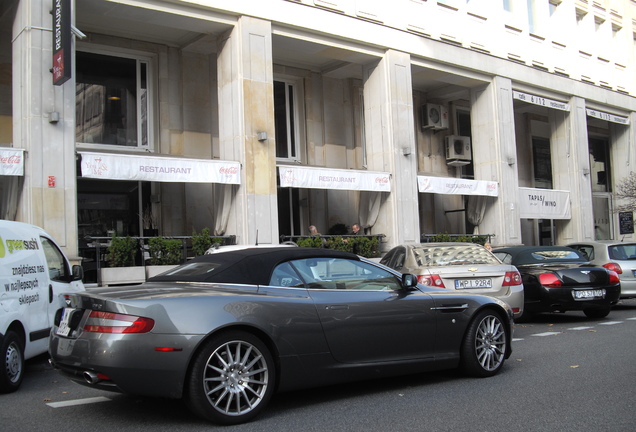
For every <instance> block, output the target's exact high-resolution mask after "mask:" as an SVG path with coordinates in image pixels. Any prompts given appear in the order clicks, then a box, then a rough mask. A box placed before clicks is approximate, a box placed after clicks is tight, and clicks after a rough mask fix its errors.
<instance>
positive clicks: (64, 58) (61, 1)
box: [51, 0, 72, 85]
mask: <svg viewBox="0 0 636 432" xmlns="http://www.w3.org/2000/svg"><path fill="white" fill-rule="evenodd" d="M51 13H52V14H53V85H62V84H64V83H65V82H66V81H68V79H69V78H70V77H71V54H72V53H71V0H53V10H52V12H51Z"/></svg>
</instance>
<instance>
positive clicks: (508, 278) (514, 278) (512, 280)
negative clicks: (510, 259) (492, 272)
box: [503, 271, 521, 286]
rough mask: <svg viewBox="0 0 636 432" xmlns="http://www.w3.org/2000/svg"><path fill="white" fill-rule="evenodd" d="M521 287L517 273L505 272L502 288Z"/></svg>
mask: <svg viewBox="0 0 636 432" xmlns="http://www.w3.org/2000/svg"><path fill="white" fill-rule="evenodd" d="M515 285H521V274H519V272H518V271H510V272H506V275H505V276H504V281H503V286H515Z"/></svg>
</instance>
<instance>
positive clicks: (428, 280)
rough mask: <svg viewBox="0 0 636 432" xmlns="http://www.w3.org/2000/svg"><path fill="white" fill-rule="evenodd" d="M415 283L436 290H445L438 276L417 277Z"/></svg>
mask: <svg viewBox="0 0 636 432" xmlns="http://www.w3.org/2000/svg"><path fill="white" fill-rule="evenodd" d="M417 281H418V282H419V283H421V284H422V285H426V286H433V287H437V288H446V287H445V286H444V282H443V281H442V278H441V277H439V275H419V276H418V277H417Z"/></svg>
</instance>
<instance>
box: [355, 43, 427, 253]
mask: <svg viewBox="0 0 636 432" xmlns="http://www.w3.org/2000/svg"><path fill="white" fill-rule="evenodd" d="M364 76H365V82H364V109H365V116H364V118H365V137H366V147H367V165H368V169H369V170H371V171H385V172H390V173H391V174H392V178H391V193H386V192H384V193H382V194H383V196H382V204H381V208H380V214H379V216H378V220H377V222H376V224H375V225H374V227H373V229H372V233H373V234H385V235H386V236H387V237H386V240H387V241H388V244H386V245H385V247H383V249H388V248H390V247H392V246H395V245H397V244H400V243H405V242H419V239H420V230H419V222H418V221H419V214H418V205H417V194H418V192H417V156H416V152H415V132H414V128H415V126H414V124H413V122H414V118H413V87H412V81H411V66H410V56H409V55H408V54H405V53H402V52H398V51H394V50H389V51H387V52H386V54H385V56H384V58H382V60H380V61H379V62H378V63H377V64H375V65H371V66H367V67H365V70H364Z"/></svg>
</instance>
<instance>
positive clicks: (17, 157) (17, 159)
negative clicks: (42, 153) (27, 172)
mask: <svg viewBox="0 0 636 432" xmlns="http://www.w3.org/2000/svg"><path fill="white" fill-rule="evenodd" d="M0 175H7V176H23V175H24V149H15V148H8V147H7V148H0Z"/></svg>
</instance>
